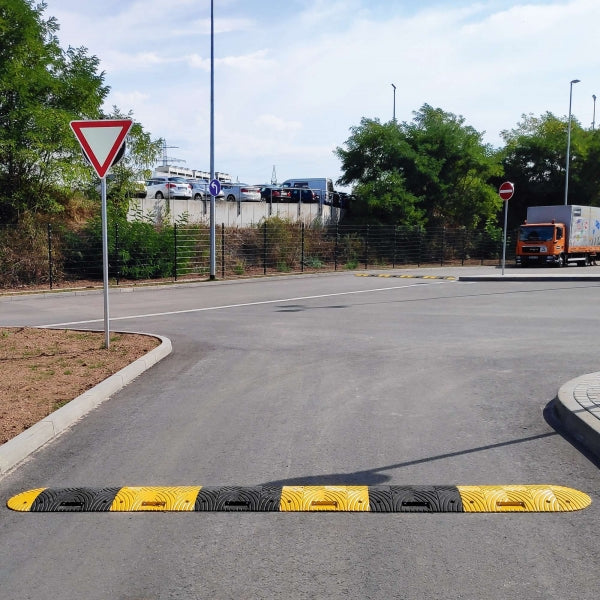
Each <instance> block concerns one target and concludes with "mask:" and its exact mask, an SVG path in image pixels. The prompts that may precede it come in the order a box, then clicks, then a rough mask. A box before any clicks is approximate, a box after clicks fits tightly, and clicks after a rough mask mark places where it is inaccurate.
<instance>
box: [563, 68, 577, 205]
mask: <svg viewBox="0 0 600 600" xmlns="http://www.w3.org/2000/svg"><path fill="white" fill-rule="evenodd" d="M579 81H580V80H579V79H573V80H572V81H571V85H570V88H569V89H570V91H569V129H568V133H567V165H566V168H565V206H566V205H567V200H568V197H569V163H570V155H571V104H572V102H573V84H574V83H579Z"/></svg>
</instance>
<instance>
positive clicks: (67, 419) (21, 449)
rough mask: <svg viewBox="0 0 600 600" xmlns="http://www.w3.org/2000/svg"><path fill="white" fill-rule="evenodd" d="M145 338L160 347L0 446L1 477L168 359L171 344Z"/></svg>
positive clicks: (159, 337) (164, 338)
mask: <svg viewBox="0 0 600 600" xmlns="http://www.w3.org/2000/svg"><path fill="white" fill-rule="evenodd" d="M147 335H150V337H155V338H158V339H159V340H160V341H161V343H160V345H159V346H157V347H156V348H154V350H151V351H150V352H148V354H145V355H144V356H142V357H140V358H138V359H137V360H135V361H134V362H132V363H131V364H130V365H127V366H126V367H124V368H123V369H121V370H120V371H117V372H116V373H115V374H114V375H111V376H110V377H108V378H107V379H105V380H104V381H102V382H100V383H99V384H98V385H96V386H94V387H93V388H92V389H90V390H87V391H86V392H84V393H83V394H81V395H80V396H77V398H75V399H73V400H71V401H70V402H69V403H68V404H65V405H64V406H62V407H61V408H59V409H58V410H56V411H54V412H53V413H52V414H50V415H48V416H47V417H46V418H45V419H42V420H41V421H40V422H39V423H36V424H35V425H33V426H32V427H30V428H29V429H27V430H26V431H23V433H20V434H19V435H17V436H16V437H14V438H13V439H11V440H8V442H5V443H4V444H2V445H1V446H0V475H4V474H6V473H8V471H9V470H11V469H12V468H13V467H15V466H16V465H18V464H19V463H20V462H21V461H23V460H24V459H25V458H27V457H28V456H29V455H30V454H31V453H32V452H35V451H36V450H37V449H38V448H41V447H42V446H43V445H44V444H46V443H47V442H49V441H50V440H52V439H54V438H56V437H58V436H59V435H60V434H61V433H63V432H64V431H66V430H67V429H69V427H71V426H73V425H74V424H75V423H76V422H77V421H79V420H80V419H81V418H82V417H84V416H85V415H86V414H87V413H89V412H90V411H91V410H93V409H94V408H96V407H97V406H99V405H100V404H102V402H104V401H105V400H107V399H108V398H110V396H112V395H113V394H115V393H116V392H118V391H119V390H121V389H122V388H124V387H125V386H126V385H127V384H128V383H130V382H131V381H133V380H134V379H135V378H136V377H138V376H139V375H140V374H141V373H143V372H144V371H146V370H147V369H149V368H150V367H151V366H153V365H154V364H156V363H157V362H158V361H160V360H162V359H163V358H165V357H166V356H168V355H169V354H170V353H171V351H172V350H173V348H172V345H171V340H169V339H168V338H166V337H163V336H160V335H153V334H147Z"/></svg>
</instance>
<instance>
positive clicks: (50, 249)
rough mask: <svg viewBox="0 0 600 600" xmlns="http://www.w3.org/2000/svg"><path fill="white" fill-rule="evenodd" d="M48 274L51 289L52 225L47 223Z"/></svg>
mask: <svg viewBox="0 0 600 600" xmlns="http://www.w3.org/2000/svg"><path fill="white" fill-rule="evenodd" d="M48 276H49V278H50V289H52V225H51V224H50V223H48Z"/></svg>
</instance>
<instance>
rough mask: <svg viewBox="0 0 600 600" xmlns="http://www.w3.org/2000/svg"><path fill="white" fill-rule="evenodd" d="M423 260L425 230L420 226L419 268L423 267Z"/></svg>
mask: <svg viewBox="0 0 600 600" xmlns="http://www.w3.org/2000/svg"><path fill="white" fill-rule="evenodd" d="M422 260H423V229H422V227H420V226H419V256H418V257H417V267H420V266H421V262H422Z"/></svg>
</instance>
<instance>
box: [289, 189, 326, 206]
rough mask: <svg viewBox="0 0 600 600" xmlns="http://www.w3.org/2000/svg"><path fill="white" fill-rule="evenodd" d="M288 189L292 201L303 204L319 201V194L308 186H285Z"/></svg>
mask: <svg viewBox="0 0 600 600" xmlns="http://www.w3.org/2000/svg"><path fill="white" fill-rule="evenodd" d="M287 189H288V190H289V191H290V194H291V198H292V200H291V201H292V202H303V203H304V204H312V203H314V202H318V201H319V194H318V193H317V192H315V191H314V190H310V189H308V188H296V187H293V188H287Z"/></svg>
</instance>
